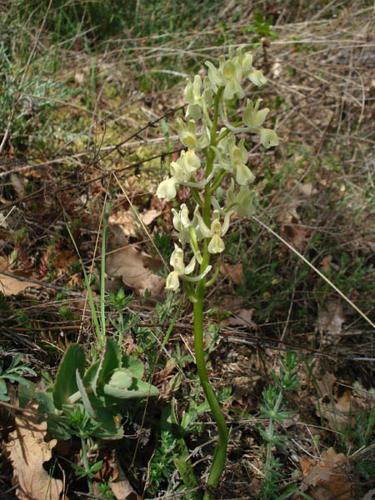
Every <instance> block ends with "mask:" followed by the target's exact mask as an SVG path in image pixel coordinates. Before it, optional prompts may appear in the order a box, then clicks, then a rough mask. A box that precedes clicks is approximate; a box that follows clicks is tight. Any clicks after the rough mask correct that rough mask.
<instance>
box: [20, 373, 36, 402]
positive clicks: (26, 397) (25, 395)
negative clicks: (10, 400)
mask: <svg viewBox="0 0 375 500" xmlns="http://www.w3.org/2000/svg"><path fill="white" fill-rule="evenodd" d="M23 380H24V381H23V383H22V384H20V385H19V387H18V400H19V405H20V408H25V406H26V405H27V403H28V402H29V401H31V400H32V398H33V396H34V393H35V388H36V385H35V384H34V383H33V382H30V381H29V380H26V379H23Z"/></svg>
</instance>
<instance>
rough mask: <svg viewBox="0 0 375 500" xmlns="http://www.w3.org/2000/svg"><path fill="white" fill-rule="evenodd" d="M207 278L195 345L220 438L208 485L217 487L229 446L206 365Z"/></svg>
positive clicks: (196, 321) (202, 285)
mask: <svg viewBox="0 0 375 500" xmlns="http://www.w3.org/2000/svg"><path fill="white" fill-rule="evenodd" d="M205 281H206V280H205V279H203V280H202V281H201V282H200V283H199V285H198V287H197V290H196V299H197V301H196V302H195V304H194V347H195V358H196V364H197V370H198V375H199V380H200V383H201V386H202V389H203V391H204V394H205V396H206V399H207V401H208V404H209V405H210V408H211V412H212V415H213V417H214V419H215V422H216V425H217V428H218V432H219V439H218V443H217V445H216V448H215V452H214V458H213V461H212V465H211V469H210V473H209V476H208V481H207V486H208V487H210V486H211V487H213V488H215V487H217V486H218V484H219V481H220V477H221V475H222V473H223V470H224V467H225V461H226V456H227V447H228V428H227V424H226V423H225V419H224V415H223V413H222V411H221V408H220V405H219V402H218V400H217V398H216V396H215V393H214V391H213V389H212V387H211V385H210V382H209V380H208V373H207V367H206V360H205V355H204V340H203V303H204V292H205ZM210 498H211V495H210V493H209V492H207V493H205V495H204V499H205V500H209V499H210Z"/></svg>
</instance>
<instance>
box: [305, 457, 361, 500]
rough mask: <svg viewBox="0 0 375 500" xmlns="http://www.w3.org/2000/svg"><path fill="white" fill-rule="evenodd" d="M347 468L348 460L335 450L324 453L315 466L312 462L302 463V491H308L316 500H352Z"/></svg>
mask: <svg viewBox="0 0 375 500" xmlns="http://www.w3.org/2000/svg"><path fill="white" fill-rule="evenodd" d="M347 466H348V458H347V457H346V456H345V455H344V454H343V453H336V451H335V450H334V449H333V448H329V449H328V450H326V451H324V452H323V453H322V455H321V458H320V461H319V462H317V463H315V464H314V463H313V462H312V461H310V460H304V461H302V463H301V469H302V472H303V475H304V479H303V483H302V491H307V492H308V493H309V494H310V495H312V497H313V498H314V500H330V499H332V498H340V499H341V500H351V499H352V498H353V497H352V486H351V484H350V482H349V477H348V473H347Z"/></svg>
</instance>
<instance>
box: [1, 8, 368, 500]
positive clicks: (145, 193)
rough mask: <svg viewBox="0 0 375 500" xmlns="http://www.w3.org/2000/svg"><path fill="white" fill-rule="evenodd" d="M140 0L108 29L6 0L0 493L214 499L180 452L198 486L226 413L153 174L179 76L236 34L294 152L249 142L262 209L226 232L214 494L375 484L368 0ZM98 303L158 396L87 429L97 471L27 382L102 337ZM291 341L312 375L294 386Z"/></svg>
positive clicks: (162, 168)
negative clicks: (177, 267) (173, 288)
mask: <svg viewBox="0 0 375 500" xmlns="http://www.w3.org/2000/svg"><path fill="white" fill-rule="evenodd" d="M43 3H44V2H40V4H39V7H40V5H41V4H43ZM57 3H58V2H57ZM77 3H79V2H77ZM114 3H115V2H114ZM0 4H1V2H0ZM34 4H35V5H34ZM58 4H59V3H58ZM104 4H105V5H111V2H110V1H108V2H104V3H103V5H104ZM136 4H137V9H136V10H135V11H134V13H133V14H132V15H133V18H132V23H133V24H131V23H130V26H125V27H123V28H122V30H120V31H118V32H116V33H110V34H108V33H107V32H106V33H104V32H103V33H102V34H101V33H100V30H99V32H98V31H97V30H95V29H94V28H93V27H92V26H91V28H90V26H89V25H87V22H86V21H87V18H85V17H82V19H81V21H82V22H81V23H77V21H76V20H75V19H72V18H70V17H69V16H70V14H71V11H70V10H69V9H65V7H64V6H63V4H62V3H61V5H62V6H60V7H53V6H52V3H51V2H45V8H44V9H41V8H38V2H36V3H35V2H30V4H28V2H20V1H18V2H15V1H14V2H9V4H7V3H5V5H4V6H1V7H0V8H2V9H3V14H2V17H1V19H0V124H1V130H0V180H1V187H0V208H1V211H0V265H1V269H0V271H1V273H0V287H1V294H0V321H1V333H0V342H1V344H0V359H1V360H0V425H1V436H0V438H1V441H2V454H1V459H0V484H1V491H2V496H3V498H4V499H5V498H8V499H13V498H37V499H38V500H39V499H41V498H42V496H41V494H42V493H41V491H43V492H44V493H43V494H45V492H46V490H45V488H46V484H51V481H52V483H53V487H52V488H51V489H49V490H48V495H47V496H45V498H51V499H55V498H59V497H60V498H63V497H62V496H61V495H62V493H63V492H64V494H65V495H66V496H65V497H64V498H69V499H74V498H105V499H111V498H128V499H133V498H148V499H151V498H165V499H167V498H186V499H189V498H197V497H195V496H194V495H199V493H197V491H198V489H199V488H198V489H197V491H194V488H190V489H189V478H186V477H183V476H184V474H183V469H182V472H181V464H179V465H178V464H177V463H178V458H179V457H181V454H182V451H181V450H182V448H183V447H184V446H185V447H186V446H187V448H186V449H188V450H189V453H190V461H191V463H192V466H193V469H194V471H195V473H196V475H197V476H198V477H199V480H200V482H201V484H204V483H205V479H206V476H207V470H208V467H209V464H210V463H211V460H212V451H213V444H214V441H215V437H216V430H215V426H214V424H213V421H212V416H211V415H210V413H209V411H208V407H207V405H206V404H205V401H204V398H203V397H202V394H201V390H200V386H199V381H198V377H197V373H196V369H195V364H194V353H193V340H192V308H191V304H190V302H189V301H188V300H187V299H186V298H184V297H183V296H181V295H179V294H172V295H171V294H166V293H165V292H164V290H163V284H164V279H165V277H166V275H167V267H166V266H165V262H168V261H169V257H170V254H171V251H172V249H173V241H174V235H173V225H172V212H171V209H172V208H173V203H171V202H164V201H163V202H162V201H160V200H159V199H158V198H157V197H156V196H155V191H156V187H157V184H158V183H159V182H160V181H161V180H162V179H163V177H164V176H165V174H166V171H167V167H168V165H169V162H170V160H171V159H175V158H176V155H177V154H178V151H179V150H180V148H181V146H180V144H179V142H178V136H177V132H176V130H177V129H176V125H175V120H176V117H178V116H182V114H183V110H182V106H183V101H182V92H183V88H184V85H185V83H186V79H187V78H188V77H191V76H193V75H194V74H195V73H196V72H198V71H200V70H201V68H203V67H204V63H205V61H206V60H207V59H209V60H212V61H216V60H217V58H218V57H219V56H220V55H221V54H227V53H228V51H229V50H230V49H233V48H237V47H239V46H243V47H245V48H246V49H248V50H250V51H252V52H253V54H254V61H255V62H254V64H255V66H257V67H258V68H260V69H262V70H263V72H264V73H265V74H266V76H267V78H268V80H269V81H268V84H267V86H266V88H265V90H264V91H262V98H263V99H264V103H265V104H266V105H267V107H269V108H270V109H271V120H272V121H273V123H274V125H275V126H276V128H277V132H278V135H279V137H280V146H279V147H277V148H275V149H274V150H271V151H270V150H269V151H267V152H266V153H265V152H264V151H262V150H261V149H260V148H259V147H257V146H256V147H254V148H253V149H252V150H251V153H250V159H249V162H250V164H251V167H252V171H253V172H254V173H255V175H256V182H255V187H254V189H255V190H256V192H257V200H258V201H257V208H256V212H255V214H254V217H250V218H246V219H236V220H235V221H234V223H233V225H232V226H231V230H230V232H229V234H228V237H227V248H226V252H225V256H224V261H223V263H222V265H221V273H220V276H219V279H218V281H217V283H216V285H215V287H214V288H213V289H212V290H211V291H210V293H209V296H208V298H207V301H206V306H205V307H206V309H205V323H206V334H207V345H206V347H207V353H208V357H209V373H210V379H211V380H212V382H213V384H214V386H215V388H216V390H217V391H218V393H219V397H220V401H221V403H222V405H223V408H224V411H225V416H226V420H227V422H228V424H229V426H230V428H231V432H230V444H229V452H228V461H227V466H226V470H225V474H224V477H223V479H222V483H221V487H220V489H219V490H218V491H216V492H213V497H214V498H218V499H228V500H229V499H231V500H234V499H252V498H263V499H266V500H267V499H278V498H313V499H319V500H325V499H327V500H328V499H340V500H346V499H361V498H363V499H366V500H369V499H371V498H375V465H374V464H375V404H374V402H375V383H374V375H375V373H374V361H375V343H374V333H375V330H374V328H375V324H374V323H375V257H374V255H375V196H374V190H375V127H374V123H375V7H374V4H373V2H366V1H358V2H351V1H333V2H323V1H322V2H310V4H311V5H310V4H309V5H306V4H305V2H293V1H286V2H284V3H280V2H277V1H258V2H255V1H254V2H245V1H242V2H241V1H240V2H231V1H226V2H211V1H209V2H207V3H205V4H204V6H202V5H201V3H200V2H191V4H192V5H191V6H190V7H189V6H185V7H184V5H185V4H184V3H181V5H180V2H172V3H171V2H168V1H166V0H165V1H164V0H163V1H160V2H154V3H153V2H150V5H147V6H146V5H145V6H143V7H142V5H138V4H141V2H137V3H136ZM151 4H152V5H153V7H151ZM284 4H285V5H284ZM297 4H298V7H297ZM32 5H34V7H32ZM59 5H60V4H59ZM35 6H36V7H35ZM176 6H177V7H176ZM103 8H104V7H103ZM64 9H65V10H64ZM142 9H143V10H142ZM184 9H187V11H185V10H184ZM189 9H190V10H189ZM104 15H109V14H108V12H107V13H106V12H104V11H103V16H104ZM64 16H66V17H64ZM134 16H135V17H134ZM112 17H113V16H112ZM112 17H111V19H112ZM103 19H104V17H103ZM85 23H86V24H85ZM108 29H109V28H108ZM111 29H112V28H111ZM187 198H188V193H186V192H184V191H183V190H182V191H181V192H180V193H179V200H180V201H184V200H186V199H187ZM109 207H110V214H107V212H108V210H109ZM103 227H104V228H105V227H107V238H106V246H105V245H104V246H103V245H102V240H103V234H105V232H106V231H105V230H104V232H103ZM104 258H105V260H106V280H105V281H104V279H103V280H102V279H101V278H102V276H101V271H100V269H101V262H102V261H103V259H104ZM83 270H85V272H84V271H83ZM86 275H87V276H89V278H88V279H85V276H86ZM103 287H104V288H105V290H104V291H103ZM90 290H91V292H90ZM103 300H104V302H103ZM90 301H91V302H90ZM92 302H93V303H94V304H97V307H98V309H101V307H103V308H104V309H103V311H104V313H105V317H106V335H107V336H109V337H111V338H114V339H116V340H117V341H118V342H120V343H121V346H122V348H123V349H124V351H125V352H126V353H127V354H128V355H129V356H133V357H135V358H137V359H139V360H140V361H142V363H143V364H144V366H145V377H146V379H147V380H148V381H149V382H150V383H152V384H153V385H155V386H156V387H157V388H158V390H159V396H158V397H157V398H150V399H149V400H148V401H146V403H144V402H143V403H140V404H139V405H138V404H137V405H134V408H130V409H128V410H127V411H128V413H126V418H125V421H124V431H125V437H123V438H122V439H121V440H118V441H116V442H110V441H104V442H100V446H99V445H98V443H97V442H96V441H95V442H93V443H92V446H91V449H89V450H87V457H88V459H89V465H90V467H91V472H90V473H88V471H87V470H84V468H83V465H82V454H81V448H80V442H79V440H78V439H76V438H71V439H65V440H64V439H60V440H57V441H56V440H52V441H48V438H49V436H48V435H47V434H46V426H45V423H43V422H40V420H39V421H37V420H36V407H37V405H36V403H35V399H34V397H33V391H35V389H37V390H42V391H44V390H45V389H46V388H47V387H48V386H50V385H51V384H52V383H53V382H54V380H55V378H56V372H57V368H58V365H59V362H60V360H61V358H62V355H63V354H64V352H65V351H66V349H67V347H68V345H69V344H71V343H75V342H78V343H80V344H81V345H82V346H83V347H84V349H85V352H86V353H87V354H88V355H89V356H90V354H89V353H91V355H92V351H93V345H94V344H95V343H96V342H97V331H96V330H95V324H94V323H95V322H94V321H93V310H92ZM294 354H295V358H293V363H295V365H294V368H293V373H294V375H295V376H296V378H297V380H298V387H294V388H293V389H292V390H281V389H280V380H281V378H282V376H283V370H284V371H285V364H287V363H289V362H290V360H291V356H294ZM283 367H284V368H283ZM272 390H274V391H276V392H277V391H279V392H277V394H280V398H282V408H283V414H282V416H281V417H280V418H276V419H275V420H274V421H270V419H269V418H266V417H265V416H264V413H265V411H264V407H265V405H266V404H267V400H266V398H267V393H269V391H272ZM267 391H268V392H267ZM280 391H281V392H280ZM271 424H272V428H273V437H272V439H271V440H270V439H269V434H267V431H269V430H270V426H271ZM22 429H26V431H24V434H23V438H22V439H23V444H22V439H21V438H20V436H21V434H22V432H23V431H22ZM30 429H31V430H30ZM181 436H183V437H184V439H182V438H181ZM267 436H268V437H267ZM41 442H42V443H43V446H42V445H41ZM182 442H183V443H184V444H181V443H182ZM23 446H26V448H27V449H29V450H32V455H33V458H32V459H30V457H29V460H27V459H25V455H24V453H22V449H23ZM186 449H185V448H183V450H184V451H186ZM48 464H49V466H50V468H51V467H52V469H53V470H52V471H51V472H50V474H51V475H52V480H51V477H49V476H48V474H47V472H46V470H47V469H48ZM176 464H177V465H176ZM116 484H117V486H116ZM89 485H91V486H90V487H89ZM53 488H56V491H55V490H54V489H53ZM52 490H53V491H52Z"/></svg>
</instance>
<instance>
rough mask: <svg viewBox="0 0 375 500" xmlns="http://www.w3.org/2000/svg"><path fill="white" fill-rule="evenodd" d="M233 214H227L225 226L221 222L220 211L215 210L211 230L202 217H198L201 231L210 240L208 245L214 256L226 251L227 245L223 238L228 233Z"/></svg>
mask: <svg viewBox="0 0 375 500" xmlns="http://www.w3.org/2000/svg"><path fill="white" fill-rule="evenodd" d="M231 214H232V212H231V211H229V212H227V213H226V214H225V217H224V222H223V224H222V223H221V222H220V220H219V217H220V214H219V211H218V210H214V219H213V221H212V222H211V226H210V228H208V227H207V225H206V224H205V222H204V220H203V219H202V217H201V216H198V220H199V230H200V232H201V233H202V235H203V236H204V238H207V239H208V238H210V242H209V244H208V251H209V252H210V253H212V254H216V253H222V252H223V251H224V249H225V244H224V241H223V239H222V236H225V234H226V233H227V232H228V229H229V223H230V217H231Z"/></svg>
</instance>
